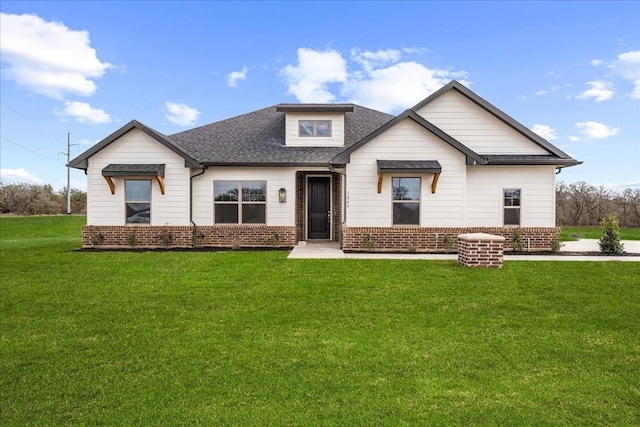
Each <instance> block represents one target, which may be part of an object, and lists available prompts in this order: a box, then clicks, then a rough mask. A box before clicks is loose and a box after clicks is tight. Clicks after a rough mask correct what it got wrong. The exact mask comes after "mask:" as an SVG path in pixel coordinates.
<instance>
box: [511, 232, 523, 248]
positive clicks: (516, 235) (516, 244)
mask: <svg viewBox="0 0 640 427" xmlns="http://www.w3.org/2000/svg"><path fill="white" fill-rule="evenodd" d="M511 243H512V244H513V250H514V252H522V251H524V240H523V239H522V230H520V228H515V229H514V230H513V237H511Z"/></svg>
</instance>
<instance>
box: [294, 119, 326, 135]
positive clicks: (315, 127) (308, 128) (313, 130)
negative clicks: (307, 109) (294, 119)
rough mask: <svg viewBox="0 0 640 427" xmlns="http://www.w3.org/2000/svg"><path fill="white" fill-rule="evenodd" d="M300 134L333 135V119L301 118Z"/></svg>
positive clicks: (299, 123) (299, 122) (299, 124)
mask: <svg viewBox="0 0 640 427" xmlns="http://www.w3.org/2000/svg"><path fill="white" fill-rule="evenodd" d="M298 136H331V120H300V121H298Z"/></svg>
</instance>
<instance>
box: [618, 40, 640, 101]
mask: <svg viewBox="0 0 640 427" xmlns="http://www.w3.org/2000/svg"><path fill="white" fill-rule="evenodd" d="M611 69H612V70H613V71H614V73H616V74H617V75H619V76H620V77H622V78H623V79H625V80H629V81H631V82H632V83H633V90H632V91H631V93H630V94H629V96H631V98H635V99H640V50H633V51H630V52H625V53H621V54H620V55H618V59H617V60H616V61H614V62H613V63H612V64H611Z"/></svg>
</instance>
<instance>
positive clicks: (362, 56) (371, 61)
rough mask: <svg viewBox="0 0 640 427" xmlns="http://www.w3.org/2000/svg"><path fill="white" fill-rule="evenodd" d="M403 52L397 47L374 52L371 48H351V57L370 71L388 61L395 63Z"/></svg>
mask: <svg viewBox="0 0 640 427" xmlns="http://www.w3.org/2000/svg"><path fill="white" fill-rule="evenodd" d="M401 55H402V52H401V51H399V50H397V49H386V50H378V51H377V52H372V51H369V50H364V51H362V50H360V49H358V48H354V49H351V57H352V58H353V59H354V61H356V62H358V63H359V64H360V65H362V67H363V68H364V69H365V71H367V72H370V71H372V70H373V68H374V67H380V66H382V65H385V64H388V63H395V62H398V61H399V60H400V57H401Z"/></svg>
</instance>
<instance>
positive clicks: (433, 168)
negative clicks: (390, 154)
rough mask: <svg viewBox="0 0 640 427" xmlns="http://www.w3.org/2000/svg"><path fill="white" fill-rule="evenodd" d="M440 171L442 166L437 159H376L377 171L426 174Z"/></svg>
mask: <svg viewBox="0 0 640 427" xmlns="http://www.w3.org/2000/svg"><path fill="white" fill-rule="evenodd" d="M440 172H442V166H440V163H439V162H438V161H437V160H378V173H384V174H388V173H417V174H421V175H427V174H433V173H440Z"/></svg>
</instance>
